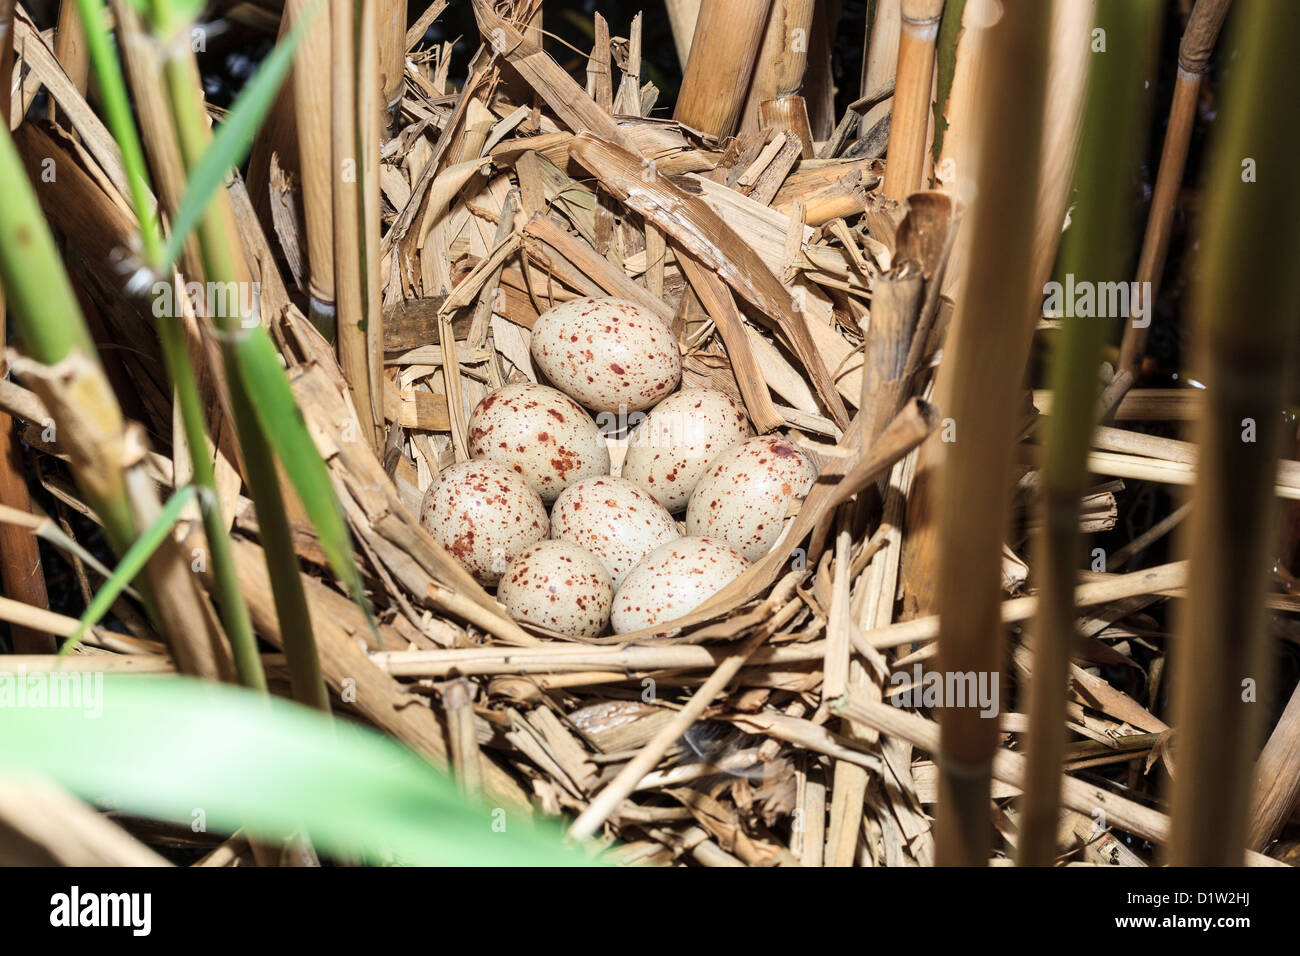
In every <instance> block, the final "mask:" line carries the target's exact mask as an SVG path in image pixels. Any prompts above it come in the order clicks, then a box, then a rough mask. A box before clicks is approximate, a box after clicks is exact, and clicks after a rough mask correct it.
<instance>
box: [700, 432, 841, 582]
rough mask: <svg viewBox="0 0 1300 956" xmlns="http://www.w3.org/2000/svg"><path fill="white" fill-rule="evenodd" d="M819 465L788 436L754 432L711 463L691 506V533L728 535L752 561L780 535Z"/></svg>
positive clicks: (728, 540)
mask: <svg viewBox="0 0 1300 956" xmlns="http://www.w3.org/2000/svg"><path fill="white" fill-rule="evenodd" d="M816 479H817V470H816V469H815V468H814V467H813V464H812V462H811V461H809V459H808V456H807V455H805V454H804V453H803V452H801V451H799V449H797V448H795V447H794V445H792V444H790V443H789V442H788V441H786V440H785V439H784V438H781V437H779V436H777V435H764V436H762V437H760V438H751V439H749V440H748V441H746V442H743V443H741V444H739V445H737V446H736V447H735V448H732V449H731V450H730V451H727V452H723V454H722V455H720V456H719V457H718V458H715V459H714V460H713V461H711V462H710V463H709V467H708V470H707V471H705V473H704V475H703V477H701V478H700V483H699V484H698V485H696V486H695V491H694V493H693V494H692V495H691V501H690V504H689V505H687V507H686V533H687V534H698V535H703V536H705V537H709V538H717V539H718V540H719V541H725V542H726V543H727V544H729V545H731V546H732V547H733V548H735V549H736V550H737V551H739V552H740V553H741V554H743V555H744V556H745V557H747V558H749V560H751V561H757V560H758V559H759V558H761V557H762V556H763V555H765V554H767V552H768V551H770V550H771V548H772V545H774V544H775V543H776V539H777V538H779V537H780V536H781V528H782V525H783V523H784V521H785V517H786V514H787V512H788V510H789V506H790V503H791V502H792V501H794V500H795V499H796V498H800V497H802V496H803V495H806V494H807V493H808V489H810V488H811V487H812V484H813V482H814V481H815V480H816Z"/></svg>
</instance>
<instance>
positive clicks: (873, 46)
mask: <svg viewBox="0 0 1300 956" xmlns="http://www.w3.org/2000/svg"><path fill="white" fill-rule="evenodd" d="M902 25H903V6H902V0H876V16H875V19H873V20H872V22H871V29H870V30H869V31H867V38H866V49H865V50H863V57H862V84H861V86H860V88H859V90H858V92H859V93H860V94H861V95H862V96H863V97H871V98H872V103H873V105H872V106H871V108H870V109H868V110H867V112H866V113H864V114H863V115H862V118H861V120H860V121H859V122H858V136H859V137H861V138H863V139H866V138H867V136H868V134H869V133H870V132H871V131H872V130H873V129H875V127H876V126H877V125H878V124H879V123H880V122H881V121H882V120H884V119H885V118H886V117H887V116H889V114H890V112H891V111H892V110H893V108H894V100H893V91H894V87H895V83H896V79H897V74H898V35H899V32H900V31H901V30H902ZM874 155H877V156H878V155H880V154H879V153H876V154H874Z"/></svg>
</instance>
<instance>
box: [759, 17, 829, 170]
mask: <svg viewBox="0 0 1300 956" xmlns="http://www.w3.org/2000/svg"><path fill="white" fill-rule="evenodd" d="M815 7H816V3H815V2H814V0H773V3H772V11H771V13H770V14H768V18H767V30H766V32H765V33H764V34H763V45H762V47H761V48H760V50H759V55H758V61H757V63H756V64H755V66H754V78H753V80H752V81H751V82H750V84H749V95H748V96H747V98H746V100H745V111H744V116H743V118H742V121H741V126H740V131H741V133H755V132H758V130H760V129H763V128H767V127H773V128H776V129H781V130H789V131H790V132H792V133H794V134H795V135H796V136H798V137H799V140H800V142H802V143H803V156H804V158H808V157H811V156H812V148H813V135H812V129H811V127H810V126H809V124H808V105H807V103H805V102H804V98H803V97H802V96H800V95H799V93H800V91H801V90H802V89H803V79H804V72H805V71H806V70H807V69H808V46H809V43H810V42H811V36H812V21H813V11H814V9H815Z"/></svg>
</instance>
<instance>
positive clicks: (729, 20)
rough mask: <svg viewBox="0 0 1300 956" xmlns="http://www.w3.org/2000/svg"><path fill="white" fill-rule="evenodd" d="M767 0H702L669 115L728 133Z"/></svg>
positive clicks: (750, 66)
mask: <svg viewBox="0 0 1300 956" xmlns="http://www.w3.org/2000/svg"><path fill="white" fill-rule="evenodd" d="M771 6H772V0H702V2H701V4H700V15H699V19H698V20H697V21H696V24H695V33H694V38H693V40H692V41H691V55H690V58H689V60H687V63H686V70H685V74H684V75H683V77H682V87H681V91H680V92H679V93H678V94H677V108H676V110H675V111H674V113H673V119H675V120H677V121H678V122H680V123H684V124H686V125H687V126H690V127H692V128H694V129H698V130H700V131H701V132H704V133H708V134H709V135H711V136H717V137H723V136H728V135H730V134H731V132H732V131H733V130H735V128H736V123H737V121H738V120H739V119H740V113H741V110H742V109H743V108H744V105H745V91H746V90H748V89H749V81H750V77H751V76H752V75H753V71H754V61H755V60H756V59H757V57H758V51H759V48H760V47H761V46H762V44H763V33H764V29H765V28H766V26H767V15H768V11H769V9H770V8H771Z"/></svg>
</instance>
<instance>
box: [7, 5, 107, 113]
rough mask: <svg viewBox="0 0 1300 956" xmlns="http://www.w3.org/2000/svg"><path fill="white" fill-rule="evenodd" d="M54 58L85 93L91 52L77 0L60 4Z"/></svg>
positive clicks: (78, 88)
mask: <svg viewBox="0 0 1300 956" xmlns="http://www.w3.org/2000/svg"><path fill="white" fill-rule="evenodd" d="M54 58H55V59H56V60H58V61H59V65H60V66H61V67H63V72H64V73H66V74H67V75H68V79H69V80H71V81H72V85H73V86H75V87H76V88H77V91H78V92H79V93H83V94H84V93H85V92H86V85H87V83H88V82H89V81H90V52H89V51H88V50H87V49H86V32H85V28H84V27H83V26H82V25H81V15H80V14H79V13H78V12H77V4H76V3H75V0H62V2H61V3H60V4H59V23H58V26H57V27H55V30H54ZM8 80H9V74H8V73H6V74H5V82H6V83H7V82H8Z"/></svg>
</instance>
